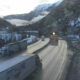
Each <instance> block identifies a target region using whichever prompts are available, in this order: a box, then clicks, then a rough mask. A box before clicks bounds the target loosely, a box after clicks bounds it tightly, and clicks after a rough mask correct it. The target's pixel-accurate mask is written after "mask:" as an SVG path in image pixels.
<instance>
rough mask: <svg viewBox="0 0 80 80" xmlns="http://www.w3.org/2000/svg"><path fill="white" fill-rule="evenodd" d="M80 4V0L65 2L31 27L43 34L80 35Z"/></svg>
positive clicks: (66, 0) (64, 0)
mask: <svg viewBox="0 0 80 80" xmlns="http://www.w3.org/2000/svg"><path fill="white" fill-rule="evenodd" d="M79 5H80V3H79V0H63V2H61V3H60V4H59V5H58V6H57V7H56V8H55V9H54V6H52V7H51V12H50V13H49V14H48V15H47V16H46V17H45V18H43V19H42V20H40V21H39V22H37V23H35V24H32V25H29V26H30V27H32V28H33V29H37V30H39V31H40V32H41V33H42V32H43V33H44V32H51V31H56V32H58V33H59V32H62V33H63V35H66V34H80V32H79V30H80V10H79V8H80V6H79Z"/></svg>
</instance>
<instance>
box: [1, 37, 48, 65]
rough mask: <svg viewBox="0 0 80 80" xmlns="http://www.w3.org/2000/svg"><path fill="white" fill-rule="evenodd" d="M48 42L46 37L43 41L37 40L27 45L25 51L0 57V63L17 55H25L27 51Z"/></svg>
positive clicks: (36, 48)
mask: <svg viewBox="0 0 80 80" xmlns="http://www.w3.org/2000/svg"><path fill="white" fill-rule="evenodd" d="M48 42H49V39H48V38H46V39H45V41H42V40H39V41H38V42H36V43H33V44H31V45H29V46H28V49H27V51H24V52H21V53H17V54H16V53H15V54H13V55H12V56H6V57H0V65H1V64H2V63H3V62H5V61H6V60H10V59H12V58H15V57H17V56H21V55H27V54H28V53H33V52H34V51H36V50H38V49H40V48H41V47H43V46H44V45H46V44H47V43H48Z"/></svg>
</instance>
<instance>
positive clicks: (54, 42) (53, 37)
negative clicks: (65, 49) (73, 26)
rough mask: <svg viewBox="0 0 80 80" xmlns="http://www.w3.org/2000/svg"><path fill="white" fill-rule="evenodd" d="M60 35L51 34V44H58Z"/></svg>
mask: <svg viewBox="0 0 80 80" xmlns="http://www.w3.org/2000/svg"><path fill="white" fill-rule="evenodd" d="M58 40H59V39H58V36H57V35H51V36H50V43H51V44H58Z"/></svg>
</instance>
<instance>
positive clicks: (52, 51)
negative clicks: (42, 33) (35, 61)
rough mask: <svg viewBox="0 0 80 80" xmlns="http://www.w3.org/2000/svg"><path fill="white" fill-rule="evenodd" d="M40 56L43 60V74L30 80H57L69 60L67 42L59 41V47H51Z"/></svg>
mask: <svg viewBox="0 0 80 80" xmlns="http://www.w3.org/2000/svg"><path fill="white" fill-rule="evenodd" d="M38 55H39V57H40V58H41V59H42V64H43V67H42V72H41V74H36V76H35V77H34V78H32V79H30V80H57V78H58V77H59V74H60V73H61V72H62V70H63V67H64V65H63V64H64V63H65V62H66V58H67V44H66V42H65V41H64V40H59V43H58V45H57V46H53V45H49V46H48V47H47V48H45V49H44V50H43V51H41V52H40V53H38ZM28 80H29V79H28Z"/></svg>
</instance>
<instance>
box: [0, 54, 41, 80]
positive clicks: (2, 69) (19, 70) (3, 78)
mask: <svg viewBox="0 0 80 80" xmlns="http://www.w3.org/2000/svg"><path fill="white" fill-rule="evenodd" d="M41 68H42V63H41V60H40V58H39V56H38V55H35V54H21V55H19V56H17V57H14V58H10V59H8V60H6V61H3V62H0V80H23V79H24V78H26V77H28V76H30V74H32V73H33V72H35V71H36V70H39V69H41Z"/></svg>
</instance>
